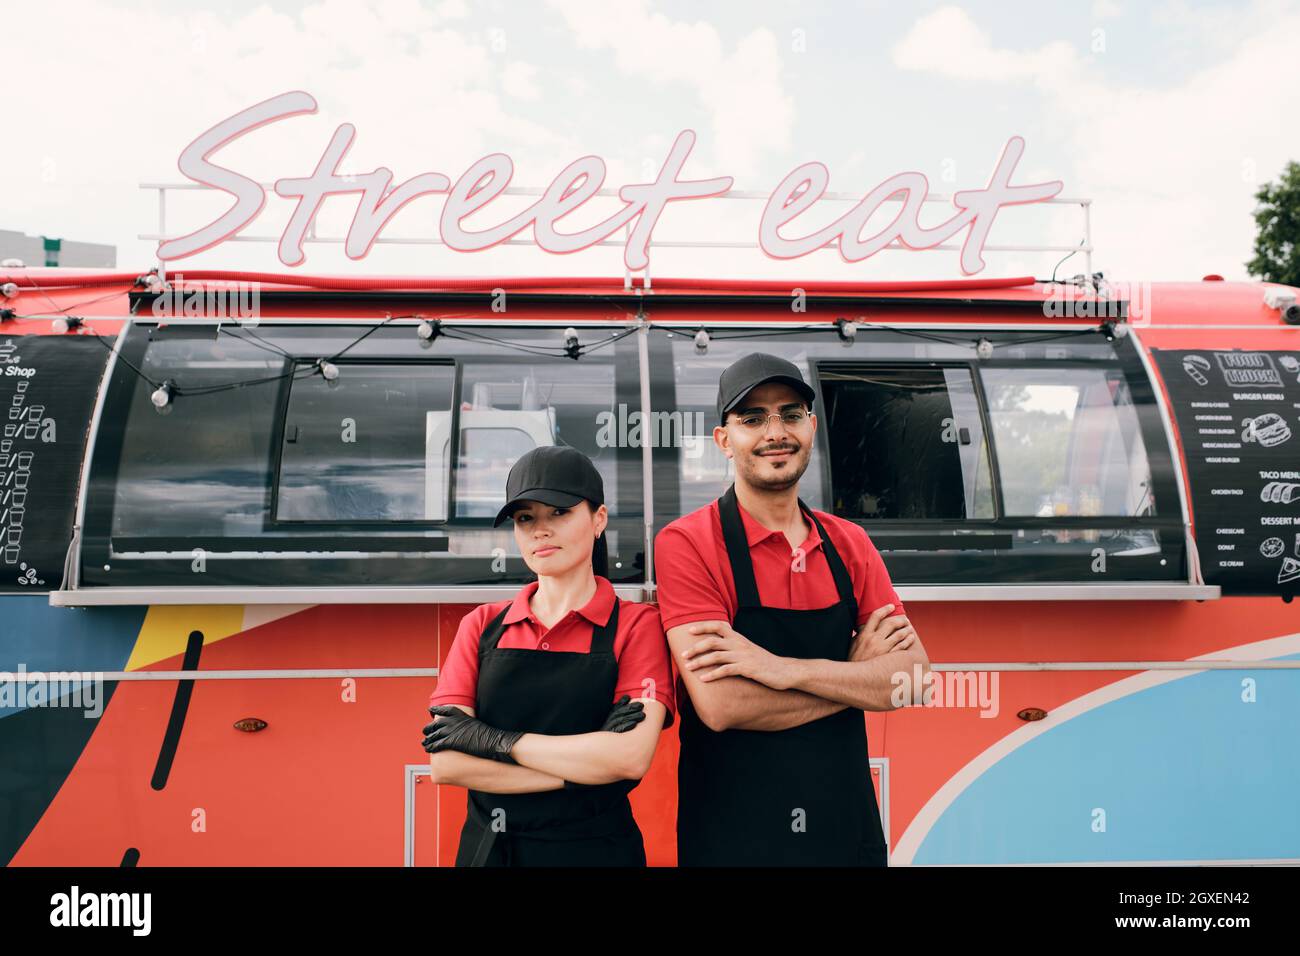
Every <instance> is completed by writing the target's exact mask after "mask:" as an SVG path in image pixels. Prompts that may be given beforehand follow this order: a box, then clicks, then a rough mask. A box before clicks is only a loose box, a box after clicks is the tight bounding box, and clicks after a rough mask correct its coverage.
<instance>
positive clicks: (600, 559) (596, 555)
mask: <svg viewBox="0 0 1300 956" xmlns="http://www.w3.org/2000/svg"><path fill="white" fill-rule="evenodd" d="M591 571H592V573H593V574H595V575H597V576H598V577H602V578H607V577H609V546H608V545H606V543H605V532H603V531H602V532H601V533H600V537H599V538H597V539H596V545H595V547H593V548H592V549H591Z"/></svg>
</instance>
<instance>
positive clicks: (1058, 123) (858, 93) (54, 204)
mask: <svg viewBox="0 0 1300 956" xmlns="http://www.w3.org/2000/svg"><path fill="white" fill-rule="evenodd" d="M4 22H5V33H6V39H7V41H8V42H7V43H6V51H5V65H6V71H5V72H6V76H7V79H8V83H9V87H10V90H11V93H10V96H9V97H7V98H6V100H7V102H8V106H9V110H8V111H7V120H8V129H7V132H8V136H7V137H6V139H7V140H8V148H6V149H5V150H3V151H2V152H0V189H2V190H3V193H2V195H3V199H4V202H3V205H2V206H0V229H16V230H20V231H23V232H26V233H29V234H35V235H45V236H58V237H62V238H65V239H70V240H81V241H89V242H102V243H110V244H113V245H115V246H116V247H117V250H118V265H119V267H121V268H123V269H128V270H130V269H139V270H140V271H145V270H146V269H147V268H149V267H150V266H152V265H153V264H155V251H156V247H157V242H156V241H154V240H150V239H142V238H139V237H140V236H141V235H147V234H150V233H156V232H157V230H158V223H159V212H158V193H157V192H156V191H154V190H149V189H141V188H140V185H141V184H142V183H160V182H162V183H182V182H184V181H185V180H184V177H183V176H182V174H181V173H180V171H179V169H178V168H177V158H178V157H179V155H180V153H181V151H182V150H183V149H184V148H185V147H186V146H187V145H188V144H189V143H191V142H192V141H193V140H194V139H195V138H196V137H197V136H198V135H199V134H200V133H202V132H203V131H204V130H206V129H208V128H210V127H211V126H213V125H215V124H216V123H218V122H219V121H221V120H223V119H225V118H227V117H229V116H231V115H233V114H235V113H238V112H239V111H241V110H243V109H246V108H248V107H250V106H252V105H253V104H255V103H258V102H260V101H263V100H266V99H268V98H269V97H272V96H276V95H278V94H281V93H285V92H288V91H291V90H304V91H306V92H308V93H310V94H311V95H312V96H313V97H314V98H315V99H316V101H317V102H318V103H319V110H318V112H317V113H315V114H313V115H306V116H299V117H294V118H291V119H287V120H283V121H281V122H278V123H274V124H270V125H268V126H265V127H263V128H261V129H258V130H256V131H254V132H252V133H250V134H249V135H247V136H245V137H243V138H241V139H240V140H238V141H236V142H234V143H232V144H230V145H229V146H227V147H225V148H224V149H223V150H222V151H221V152H219V153H217V154H215V155H214V157H213V159H214V161H215V162H218V163H220V164H221V165H224V166H227V167H228V168H230V169H232V170H236V171H238V172H240V173H242V174H244V175H247V176H250V177H252V178H255V179H258V180H260V181H263V182H271V181H273V180H275V179H278V178H282V177H297V176H306V175H309V174H310V172H311V171H312V169H313V168H314V167H315V165H316V163H317V162H318V161H319V159H320V157H321V153H322V151H323V150H324V148H325V146H326V144H327V143H328V141H329V139H330V136H331V134H332V133H333V131H334V129H335V127H337V126H338V125H339V124H340V123H345V122H346V123H351V124H353V125H354V126H355V127H356V131H357V133H356V140H355V142H354V144H353V146H352V148H351V150H350V152H349V153H348V155H347V157H346V159H345V161H344V166H343V171H344V172H348V171H355V172H359V173H360V172H368V171H370V170H373V169H375V168H376V167H379V166H384V167H387V168H388V169H391V170H392V171H393V173H394V182H395V183H400V182H402V181H404V180H406V179H408V178H410V177H412V176H415V175H418V174H420V173H425V172H442V173H445V174H447V175H448V176H450V177H451V179H452V180H453V181H454V180H455V179H456V178H457V177H458V176H459V175H460V173H461V172H463V171H464V170H465V169H466V168H467V167H468V166H469V165H470V164H471V163H472V162H474V161H475V160H476V159H478V158H480V157H482V156H483V155H485V154H488V153H493V152H503V153H506V154H508V155H509V156H510V157H511V159H512V160H513V162H514V167H515V171H514V179H513V180H512V182H513V184H514V185H518V186H535V187H544V186H546V185H547V184H549V183H550V182H551V180H552V179H553V178H554V177H555V175H556V174H557V173H558V172H559V170H560V169H561V168H563V167H564V166H565V165H567V164H568V163H569V162H571V161H572V160H574V159H577V158H578V157H580V156H584V155H590V154H594V155H596V156H599V157H601V158H602V159H604V161H605V162H606V164H607V166H608V173H607V178H606V181H605V185H606V186H607V187H615V188H616V187H618V186H621V185H624V184H628V183H634V182H643V181H646V180H647V179H648V178H653V176H654V175H656V174H657V171H658V168H659V166H660V164H661V163H662V161H663V159H664V157H665V154H666V152H667V150H668V148H669V146H670V145H671V143H672V142H673V140H674V138H675V137H676V135H677V134H678V133H679V132H680V131H681V130H683V129H690V130H694V131H695V133H696V136H697V142H696V145H695V149H694V151H693V152H692V154H691V156H690V158H689V160H688V161H687V163H686V167H685V170H684V172H683V176H684V177H688V178H701V179H702V178H707V177H711V176H723V175H727V176H732V177H734V179H735V188H736V189H737V190H754V191H757V192H760V193H762V194H763V195H764V196H766V195H767V194H769V193H771V191H772V190H773V189H774V188H775V187H776V185H777V184H778V183H779V182H780V181H781V179H782V178H783V177H784V176H785V175H786V174H787V173H788V172H790V171H791V170H792V169H793V168H795V167H796V166H798V165H800V164H802V163H805V162H809V161H818V162H821V163H824V164H825V165H826V167H827V168H828V170H829V174H830V186H829V188H830V189H831V190H833V191H837V192H842V193H846V194H849V195H851V196H853V197H855V198H856V197H859V196H862V195H865V194H866V193H867V192H868V191H870V190H871V188H872V187H873V186H875V185H877V184H878V183H880V182H881V181H883V180H884V179H887V178H888V177H890V176H892V175H894V174H896V173H899V172H903V171H908V170H915V171H919V172H921V173H923V174H924V175H925V176H926V177H927V178H928V180H929V183H930V190H931V192H932V193H935V194H940V195H945V196H946V195H949V194H951V193H952V192H953V191H956V190H962V189H979V188H982V187H983V186H984V185H985V183H986V182H987V180H988V178H989V175H990V173H991V172H992V170H993V168H994V166H995V165H996V163H997V160H998V157H999V156H1000V154H1001V152H1002V149H1003V146H1004V144H1005V143H1006V142H1007V140H1008V139H1009V138H1010V137H1012V136H1020V137H1023V139H1024V141H1025V151H1024V156H1023V158H1022V160H1021V162H1020V165H1019V167H1018V169H1017V171H1016V174H1015V177H1014V178H1013V180H1012V182H1013V184H1016V183H1034V182H1042V181H1048V180H1058V179H1059V180H1061V181H1062V182H1063V183H1064V188H1063V189H1062V191H1061V194H1060V195H1061V196H1062V197H1065V198H1086V199H1090V200H1091V206H1090V211H1089V217H1090V226H1091V239H1092V244H1093V246H1094V249H1095V252H1094V253H1093V258H1092V268H1093V269H1094V270H1101V271H1104V272H1105V274H1106V275H1107V277H1108V278H1112V279H1125V280H1154V281H1161V280H1196V279H1199V278H1200V277H1201V276H1203V275H1205V274H1207V273H1218V274H1220V275H1223V276H1225V277H1226V278H1228V279H1245V278H1247V274H1246V270H1245V263H1246V262H1247V260H1248V259H1249V258H1250V257H1251V254H1252V251H1251V247H1252V242H1253V238H1254V228H1255V227H1254V221H1253V218H1252V211H1253V209H1254V206H1255V200H1254V198H1253V196H1254V193H1255V191H1256V190H1257V189H1259V187H1260V185H1261V184H1263V183H1264V182H1267V181H1269V180H1271V179H1275V178H1276V177H1277V176H1278V174H1279V173H1280V171H1281V170H1282V168H1283V167H1284V165H1285V163H1286V162H1287V161H1288V160H1291V159H1297V160H1300V135H1298V134H1297V132H1296V130H1295V117H1296V116H1298V115H1300V84H1297V83H1295V82H1294V80H1293V78H1292V77H1291V75H1290V71H1291V70H1292V69H1293V64H1294V51H1295V44H1296V41H1297V40H1298V39H1300V0H1257V2H1242V3H1215V2H1206V3H1195V2H1190V0H1155V2H1149V3H1138V2H1126V0H1094V2H1089V0H1081V2H1076V3H1059V4H1052V3H1043V2H1020V0H999V2H988V3H975V2H970V3H964V4H960V5H956V4H951V3H910V4H899V3H886V2H876V0H856V2H830V0H805V2H801V3H797V4H794V3H775V2H765V0H747V2H719V3H704V2H684V0H683V2H677V0H665V2H654V3H652V2H650V0H547V2H534V3H520V2H514V3H511V2H505V0H311V2H277V3H275V4H274V5H268V4H266V3H260V2H249V0H237V2H231V3H224V4H223V3H213V2H206V3H197V2H195V3H190V2H186V0H168V2H165V3H164V2H129V0H59V2H58V3H19V2H12V0H10V2H6V5H5V20H4ZM529 201H531V200H529V199H526V198H523V197H510V196H506V197H501V198H500V199H498V200H496V201H495V202H494V205H493V206H491V207H489V209H490V210H491V212H490V213H489V211H488V210H485V211H484V213H483V215H485V216H486V218H485V219H484V220H482V221H483V224H484V225H486V224H488V223H489V222H495V221H499V220H500V219H504V218H506V216H507V215H508V214H509V213H510V212H511V211H514V210H516V209H518V208H520V206H519V205H518V204H520V203H526V202H529ZM599 202H601V201H598V200H593V201H592V203H590V204H589V205H588V206H587V207H584V209H583V210H580V211H579V213H578V214H575V215H574V217H573V219H572V220H571V222H570V225H571V226H572V227H573V228H577V227H579V226H582V225H586V224H590V223H592V222H595V221H596V220H597V219H599V218H604V217H605V216H606V215H609V214H610V212H612V211H613V208H615V207H614V206H611V205H605V206H603V207H602V206H600V205H599ZM606 202H616V200H608V201H606ZM512 203H513V205H512ZM229 204H230V198H229V197H228V196H227V195H226V194H224V193H219V192H208V193H201V192H196V191H186V192H172V193H169V195H168V200H167V231H168V234H169V235H172V236H175V235H181V234H184V233H185V232H188V231H191V230H193V229H196V228H198V227H200V226H202V225H204V224H206V223H208V222H210V221H211V220H212V219H214V218H216V216H218V215H220V213H221V212H222V211H224V209H225V208H226V207H227V206H228V205H229ZM292 205H293V204H292V201H291V200H288V199H284V198H281V197H279V196H276V195H274V194H273V193H270V192H268V197H267V202H266V206H265V208H264V209H263V211H262V213H261V215H260V217H259V218H258V220H257V221H255V222H254V223H252V224H251V225H250V226H249V227H248V228H247V229H246V230H245V233H244V234H245V235H247V236H250V237H259V236H260V237H266V238H269V239H271V240H273V241H271V242H227V243H223V244H221V245H219V246H216V247H214V248H212V249H210V250H208V251H206V252H203V253H200V254H198V255H195V256H192V257H190V258H187V259H183V260H175V261H172V262H171V263H169V269H171V270H172V271H180V272H183V271H184V270H185V268H186V267H190V268H219V267H230V268H240V269H260V270H274V271H288V270H286V267H284V266H283V265H282V264H281V262H280V261H279V260H278V258H277V256H276V245H275V242H274V240H275V239H278V237H279V234H280V231H281V229H282V228H283V226H284V223H285V221H286V220H287V217H288V214H289V213H290V211H291V210H292ZM441 205H442V200H441V198H439V197H423V198H422V199H419V200H417V201H415V202H413V203H411V204H410V205H409V206H407V207H406V208H405V209H403V210H402V211H401V212H400V213H399V214H398V215H397V216H396V217H395V218H394V219H393V220H392V222H391V223H390V224H389V225H388V227H387V228H386V229H385V230H384V232H383V234H382V235H383V237H385V238H399V237H420V236H426V237H431V236H436V234H437V217H438V212H439V211H440V209H441ZM850 205H851V202H832V201H830V200H823V201H822V202H821V203H819V204H818V205H817V206H815V207H814V208H813V209H811V210H809V212H808V213H806V214H805V216H806V219H805V220H801V222H804V221H806V222H807V223H808V225H809V227H810V229H809V231H811V227H813V226H817V225H822V224H825V223H827V222H829V221H831V220H832V219H834V218H835V217H837V216H839V215H841V214H842V213H843V212H844V211H846V210H847V208H848V207H849V206H850ZM354 208H355V199H354V198H351V197H334V198H331V199H330V200H328V202H327V204H326V206H325V208H324V209H323V210H322V213H321V215H320V217H319V220H318V228H317V231H318V234H320V235H322V236H336V237H337V236H341V235H342V234H343V233H344V232H345V231H346V229H347V227H348V224H349V222H350V220H351V218H352V213H353V210H354ZM761 212H762V201H752V200H706V201H702V202H696V203H679V204H675V205H674V206H673V207H671V208H670V209H669V210H668V212H667V213H665V215H664V217H663V219H662V220H661V221H660V223H659V225H658V227H657V228H656V230H655V233H654V236H655V239H656V240H667V241H699V240H709V241H736V242H747V243H753V242H754V241H755V240H756V238H757V228H758V222H759V218H760V215H761ZM587 213H590V215H586V214H587ZM951 213H952V207H951V206H950V204H948V203H947V202H946V201H944V202H937V203H932V204H929V205H927V206H926V207H925V209H924V210H923V213H922V217H921V222H922V225H927V226H928V225H935V224H937V223H938V222H940V221H942V220H943V219H946V218H948V216H949V215H951ZM887 218H888V217H886V220H887ZM873 221H874V220H873ZM884 221H885V220H882V225H883V222H884ZM523 236H531V230H529V231H528V232H526V233H525V234H523ZM1084 236H1085V219H1084V215H1083V210H1082V207H1081V206H1079V205H1077V204H1063V203H1062V204H1037V205H1032V206H1030V205H1025V206H1017V207H1010V208H1008V209H1006V210H1004V211H1003V212H1002V213H1001V215H1000V216H999V218H998V220H997V222H996V224H995V226H994V227H993V231H992V234H991V237H990V239H989V242H990V244H1004V245H1037V246H1043V245H1048V246H1064V247H1069V248H1073V247H1075V246H1077V245H1078V244H1079V243H1081V242H1082V241H1083V240H1084ZM1063 255H1064V254H1063V253H1060V252H1044V251H1033V252H989V253H986V255H985V260H986V263H987V264H986V267H985V268H984V270H983V271H982V272H981V273H979V275H982V276H990V277H992V276H1000V275H1035V276H1037V277H1040V278H1041V277H1046V276H1049V275H1051V274H1052V272H1053V270H1054V269H1057V268H1059V275H1061V276H1068V275H1071V274H1074V273H1077V272H1083V271H1085V268H1086V263H1085V259H1084V256H1083V255H1082V254H1076V255H1074V256H1073V257H1071V258H1070V259H1069V260H1068V261H1066V262H1065V263H1063V264H1060V265H1059V267H1058V263H1059V261H1060V260H1061V259H1062V257H1063ZM298 270H299V271H302V272H306V273H346V274H375V275H394V274H403V275H437V276H452V275H475V276H481V275H560V274H565V275H610V276H621V275H622V274H623V263H622V258H621V249H619V248H597V249H591V250H588V251H585V252H580V253H576V254H573V255H569V256H555V255H550V254H547V253H545V252H543V251H540V250H538V249H536V248H535V247H532V246H528V245H519V246H502V247H497V248H494V249H491V250H486V251H483V252H477V253H457V252H454V251H452V250H449V249H446V248H445V247H442V246H430V245H399V244H383V243H381V244H379V245H376V246H375V247H374V249H373V250H372V251H371V253H370V254H369V255H367V256H366V257H365V258H363V259H360V260H355V261H354V260H350V259H348V258H347V257H346V256H345V255H344V253H343V251H342V248H341V245H340V244H338V243H333V244H326V243H321V244H309V245H307V246H306V260H305V262H304V263H302V265H301V266H299V267H298ZM650 273H651V275H652V277H654V276H718V277H763V278H794V279H798V278H808V279H813V278H832V279H861V280H878V279H900V278H958V277H960V276H961V275H962V273H961V270H960V266H959V262H958V256H957V253H956V252H954V251H944V250H930V251H920V252H914V251H906V250H902V251H894V250H885V251H883V252H880V253H879V254H877V255H875V256H873V257H871V258H868V259H866V260H863V261H860V262H856V263H846V262H843V261H841V259H840V257H839V256H838V255H837V253H836V252H835V251H834V250H830V249H827V250H819V251H817V252H814V253H812V254H810V255H808V256H806V257H803V258H801V259H797V260H793V261H788V262H781V261H776V260H772V259H769V258H768V257H766V256H765V255H764V254H763V253H762V252H761V251H760V250H759V249H757V248H747V249H721V248H709V249H685V248H672V247H665V248H657V249H653V250H652V251H651V264H650Z"/></svg>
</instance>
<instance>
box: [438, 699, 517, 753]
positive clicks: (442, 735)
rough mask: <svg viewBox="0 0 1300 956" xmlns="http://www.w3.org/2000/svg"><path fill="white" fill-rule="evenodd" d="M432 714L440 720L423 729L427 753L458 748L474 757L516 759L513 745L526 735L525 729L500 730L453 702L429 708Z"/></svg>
mask: <svg viewBox="0 0 1300 956" xmlns="http://www.w3.org/2000/svg"><path fill="white" fill-rule="evenodd" d="M429 713H430V714H432V715H433V716H434V717H436V718H438V719H437V720H435V721H434V722H433V723H431V724H428V725H426V726H425V728H424V734H425V737H424V749H425V750H426V751H427V752H428V753H431V754H436V753H438V752H439V751H442V750H459V751H460V752H461V753H463V754H469V755H470V756H471V757H484V758H486V759H488V760H499V761H501V762H502V763H514V762H515V758H514V757H512V756H510V748H511V747H513V746H514V745H515V744H516V743H517V742H518V740H519V738H520V737H522V736H523V735H524V732H523V731H522V730H498V729H497V728H495V727H490V726H488V725H487V724H485V723H483V721H481V720H479V719H478V718H477V717H471V716H470V715H469V714H467V713H465V712H464V711H463V710H461V709H460V708H459V707H453V706H452V705H451V704H440V705H438V706H437V707H430V708H429Z"/></svg>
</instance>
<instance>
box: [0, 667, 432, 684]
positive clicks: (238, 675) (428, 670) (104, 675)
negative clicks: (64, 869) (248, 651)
mask: <svg viewBox="0 0 1300 956" xmlns="http://www.w3.org/2000/svg"><path fill="white" fill-rule="evenodd" d="M0 673H2V674H4V676H5V679H6V680H13V681H25V682H28V683H31V682H37V681H44V680H46V679H48V678H50V677H52V676H60V677H62V676H64V675H68V674H78V675H80V676H79V678H78V679H79V680H91V679H94V680H114V681H117V680H143V681H158V680H302V679H305V678H329V679H334V680H337V679H339V678H341V677H365V678H370V677H437V676H438V668H436V667H338V668H324V669H322V668H278V669H268V670H255V669H252V668H249V669H246V670H233V671H232V670H227V671H147V670H139V671H25V672H23V673H9V672H8V671H0Z"/></svg>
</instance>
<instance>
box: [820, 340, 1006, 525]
mask: <svg viewBox="0 0 1300 956" xmlns="http://www.w3.org/2000/svg"><path fill="white" fill-rule="evenodd" d="M820 377H821V385H822V399H823V402H824V404H825V407H826V415H827V426H828V429H827V431H828V436H829V437H828V444H829V448H830V465H831V483H832V489H833V494H834V511H835V513H836V514H839V515H842V516H844V517H846V518H857V519H862V520H865V521H879V520H888V519H905V520H921V519H934V518H939V519H947V520H954V521H957V520H962V519H965V518H992V517H993V497H992V492H991V488H992V479H991V474H990V470H989V463H988V454H987V449H986V445H985V441H984V430H983V426H982V424H981V421H980V415H979V407H978V404H977V402H976V399H975V389H974V384H973V382H972V380H971V374H970V371H969V370H968V369H966V368H927V367H917V366H894V367H890V366H854V367H848V366H829V367H823V368H821V369H820Z"/></svg>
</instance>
